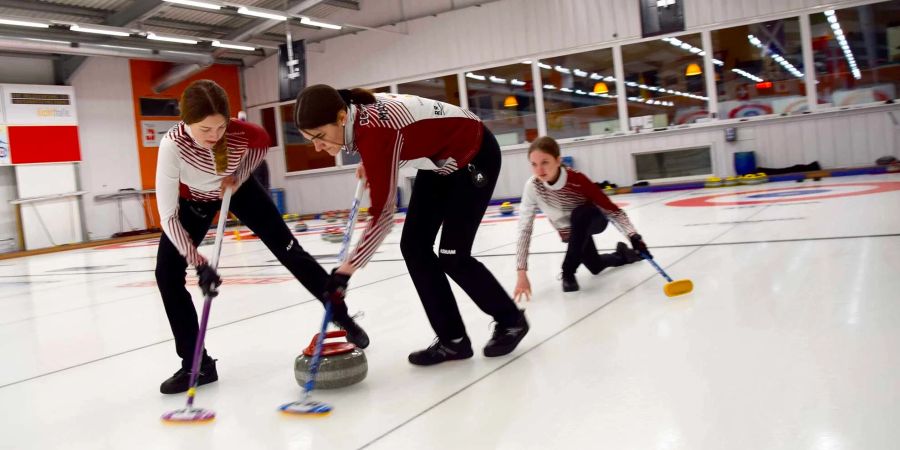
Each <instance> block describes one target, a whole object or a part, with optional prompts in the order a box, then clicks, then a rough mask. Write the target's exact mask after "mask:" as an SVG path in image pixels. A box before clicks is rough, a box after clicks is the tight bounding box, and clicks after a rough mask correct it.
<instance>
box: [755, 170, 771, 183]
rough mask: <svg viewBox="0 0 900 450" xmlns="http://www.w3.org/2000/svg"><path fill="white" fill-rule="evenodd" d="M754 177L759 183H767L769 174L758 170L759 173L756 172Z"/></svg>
mask: <svg viewBox="0 0 900 450" xmlns="http://www.w3.org/2000/svg"><path fill="white" fill-rule="evenodd" d="M756 179H757V180H758V181H759V182H760V183H768V182H769V176H768V175H766V173H765V172H759V173H757V174H756Z"/></svg>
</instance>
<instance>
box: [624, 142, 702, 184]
mask: <svg viewBox="0 0 900 450" xmlns="http://www.w3.org/2000/svg"><path fill="white" fill-rule="evenodd" d="M634 167H635V169H636V170H637V179H638V180H658V179H662V178H678V177H688V176H701V175H710V174H712V158H711V157H710V148H709V147H699V148H689V149H684V150H667V151H663V152H652V153H639V154H635V155H634Z"/></svg>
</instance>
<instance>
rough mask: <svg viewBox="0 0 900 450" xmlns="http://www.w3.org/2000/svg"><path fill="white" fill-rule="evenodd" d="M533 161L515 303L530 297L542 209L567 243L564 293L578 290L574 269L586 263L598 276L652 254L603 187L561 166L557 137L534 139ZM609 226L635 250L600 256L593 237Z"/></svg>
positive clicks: (521, 212)
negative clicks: (535, 229)
mask: <svg viewBox="0 0 900 450" xmlns="http://www.w3.org/2000/svg"><path fill="white" fill-rule="evenodd" d="M528 160H529V162H531V171H532V173H533V174H534V176H532V177H531V178H529V179H528V181H526V182H525V190H524V192H522V204H521V205H520V206H519V245H518V248H517V256H516V268H517V273H518V278H517V281H516V290H515V294H514V295H515V297H516V298H519V296H520V295H525V296H527V297H531V283H530V282H529V281H528V275H527V271H528V247H529V245H530V243H531V230H532V226H533V225H534V215H535V210H536V209H537V208H540V209H541V211H542V212H543V213H544V214H546V215H547V218H549V219H550V224H551V225H553V228H556V230H557V231H558V232H559V235H560V237H561V238H562V240H563V242H567V243H568V248H567V249H566V256H565V259H563V263H562V285H563V291H564V292H571V291H577V290H578V282H577V281H575V269H577V268H578V266H580V265H581V264H584V266H585V267H587V268H588V270H590V271H591V273H593V274H595V275H596V274H598V273H600V271H602V270H603V269H605V268H607V267H616V266H622V265H625V264H631V263H633V262H635V261H640V260H641V259H642V258H641V256H640V255H639V254H638V252H644V253H646V254H647V255H650V252H649V251H648V250H647V245H646V244H644V241H643V239H641V235H639V234H637V231H635V229H634V226H633V225H632V224H631V221H630V220H628V216H627V215H626V214H625V211H622V210H621V209H619V207H618V206H616V205H615V203H613V202H611V201H610V200H609V197H607V196H606V194H604V193H603V191H602V190H601V189H600V187H599V186H597V185H596V184H594V183H593V182H591V180H589V179H588V177H586V176H585V175H584V174H582V173H581V172H578V171H577V170H574V169H571V168H568V167H565V166H563V165H562V161H561V159H560V155H559V145H558V144H557V143H556V141H555V140H553V138H550V137H546V136H544V137H539V138H537V139H535V141H534V142H532V143H531V147H529V149H528ZM609 222H612V223H613V224H615V225H616V228H618V229H619V231H621V232H622V234H624V235H626V236H628V238H629V239H630V240H631V245H632V247H633V248H634V250H631V249H629V248H628V247H627V246H626V245H625V244H624V243H622V242H619V244H618V245H617V246H616V252H615V253H609V254H604V255H598V254H597V248H596V247H594V239H593V237H592V236H593V235H595V234H597V233H601V232H603V230H605V229H606V225H607V224H608V223H609Z"/></svg>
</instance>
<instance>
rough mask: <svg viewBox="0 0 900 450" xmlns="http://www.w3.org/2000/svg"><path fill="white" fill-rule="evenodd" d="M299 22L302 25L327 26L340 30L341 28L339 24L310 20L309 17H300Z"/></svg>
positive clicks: (330, 28)
mask: <svg viewBox="0 0 900 450" xmlns="http://www.w3.org/2000/svg"><path fill="white" fill-rule="evenodd" d="M300 23H302V24H303V25H309V26H311V27H319V28H328V29H329V30H340V29H341V28H342V27H341V26H340V25H334V24H330V23H325V22H319V21H317V20H312V19H310V18H309V17H301V18H300Z"/></svg>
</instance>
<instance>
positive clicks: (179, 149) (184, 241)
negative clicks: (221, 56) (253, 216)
mask: <svg viewBox="0 0 900 450" xmlns="http://www.w3.org/2000/svg"><path fill="white" fill-rule="evenodd" d="M225 139H226V145H227V147H228V167H227V168H226V169H225V171H224V172H221V173H217V172H216V162H215V157H214V156H213V151H212V150H210V149H207V148H204V147H202V146H201V145H200V144H198V143H197V141H195V140H194V138H193V137H192V136H191V129H190V127H188V126H187V125H185V123H184V122H180V123H179V124H178V125H175V126H174V127H172V129H171V130H169V132H168V133H166V135H165V136H164V137H163V139H162V141H161V142H160V144H159V155H158V158H157V162H156V204H157V207H158V209H159V219H160V222H161V224H162V229H163V232H165V233H166V236H168V238H169V240H170V241H172V243H173V244H174V245H175V248H177V249H178V252H179V253H181V254H182V255H183V256H184V257H185V259H186V260H187V262H188V264H192V265H194V266H196V265H199V264H201V263H203V262H205V261H206V260H205V258H203V256H202V255H200V253H199V252H197V247H195V246H194V244H193V242H191V238H190V236H189V235H188V233H187V231H185V229H184V227H183V226H181V222H179V221H178V214H179V211H178V198H179V197H181V198H184V199H187V200H192V201H197V202H208V201H216V200H218V199H219V197H220V195H221V188H220V185H221V183H222V178H225V177H227V176H230V175H234V176H235V177H236V179H237V181H238V183H239V185H240V184H242V183H243V182H244V181H245V180H246V179H247V178H248V177H249V176H250V174H252V173H253V170H254V169H256V166H258V165H259V163H260V162H261V161H262V160H263V159H264V158H265V157H266V152H267V151H268V149H269V135H268V134H267V133H266V131H265V130H263V129H262V128H261V127H259V126H257V125H254V124H251V123H247V122H243V121H240V120H231V121H229V122H228V126H227V127H226V130H225Z"/></svg>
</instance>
